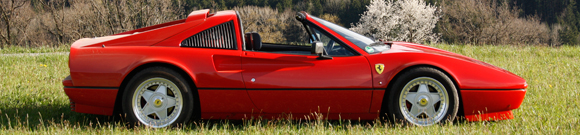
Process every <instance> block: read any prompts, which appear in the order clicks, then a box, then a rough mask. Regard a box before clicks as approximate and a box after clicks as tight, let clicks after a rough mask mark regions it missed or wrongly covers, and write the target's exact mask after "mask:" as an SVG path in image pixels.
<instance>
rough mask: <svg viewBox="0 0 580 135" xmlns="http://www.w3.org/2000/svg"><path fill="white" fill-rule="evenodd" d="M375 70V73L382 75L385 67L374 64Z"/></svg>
mask: <svg viewBox="0 0 580 135" xmlns="http://www.w3.org/2000/svg"><path fill="white" fill-rule="evenodd" d="M375 70H377V73H379V74H381V73H383V70H385V65H384V64H375Z"/></svg>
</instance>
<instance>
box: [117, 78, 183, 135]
mask: <svg viewBox="0 0 580 135" xmlns="http://www.w3.org/2000/svg"><path fill="white" fill-rule="evenodd" d="M192 108H193V96H192V94H191V89H190V88H189V85H188V84H187V82H186V81H185V80H184V79H183V77H181V75H179V74H178V73H177V72H175V71H173V70H171V69H168V68H165V67H153V68H148V69H145V70H143V71H140V72H139V73H137V74H136V75H135V76H134V77H133V78H132V79H131V81H130V82H129V84H128V85H127V88H126V89H125V92H124V94H123V111H124V112H125V114H126V117H127V120H128V121H129V122H131V123H132V124H136V123H137V122H138V123H140V124H143V125H146V126H150V127H153V128H162V127H167V126H176V125H177V124H180V123H185V122H187V121H188V120H189V119H190V117H191V114H192V112H193V109H192Z"/></svg>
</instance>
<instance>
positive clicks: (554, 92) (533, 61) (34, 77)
mask: <svg viewBox="0 0 580 135" xmlns="http://www.w3.org/2000/svg"><path fill="white" fill-rule="evenodd" d="M431 46H435V47H438V48H442V49H444V50H448V51H451V52H455V53H458V54H462V55H465V56H469V57H472V58H475V59H479V60H482V61H484V62H487V63H490V64H493V65H496V66H499V67H502V68H505V69H507V70H509V71H511V72H513V73H515V74H517V75H519V76H521V77H523V78H525V79H526V80H527V83H528V84H529V87H528V89H527V93H526V98H525V99H524V102H523V104H522V105H521V107H520V108H518V109H516V110H514V111H513V112H514V115H515V119H512V120H504V121H492V122H489V121H487V122H465V121H461V122H456V123H449V124H446V125H436V126H429V127H416V126H400V125H391V124H389V123H384V122H380V121H378V120H376V121H370V122H359V121H358V120H342V121H327V120H324V118H323V117H322V118H321V119H317V120H311V121H291V120H259V119H258V120H246V121H227V120H215V121H194V123H191V124H188V125H184V126H180V127H173V128H163V129H151V128H147V127H136V128H130V127H127V126H125V125H124V124H122V123H123V121H122V120H119V119H118V118H116V117H109V116H100V115H90V114H80V113H75V112H71V111H70V108H69V101H68V98H67V96H66V95H65V93H64V92H63V90H62V87H63V86H62V83H61V81H62V79H63V78H65V77H66V76H67V75H68V71H69V70H68V65H67V64H68V55H66V54H63V53H50V52H66V51H67V50H68V49H67V48H66V47H58V48H50V47H48V48H22V47H11V48H7V49H3V50H0V134H575V133H579V132H580V130H579V129H580V108H579V107H580V99H579V98H580V47H578V46H561V47H545V46H472V45H446V44H435V45H431ZM38 52H44V53H49V54H43V55H6V54H13V53H38Z"/></svg>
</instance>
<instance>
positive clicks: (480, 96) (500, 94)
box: [461, 89, 526, 121]
mask: <svg viewBox="0 0 580 135" xmlns="http://www.w3.org/2000/svg"><path fill="white" fill-rule="evenodd" d="M525 95H526V90H525V89H517V90H461V97H462V100H463V112H464V114H465V119H467V120H468V121H486V120H505V119H513V118H514V116H513V113H512V111H511V110H513V109H517V108H519V107H520V105H521V104H522V102H523V101H524V97H525Z"/></svg>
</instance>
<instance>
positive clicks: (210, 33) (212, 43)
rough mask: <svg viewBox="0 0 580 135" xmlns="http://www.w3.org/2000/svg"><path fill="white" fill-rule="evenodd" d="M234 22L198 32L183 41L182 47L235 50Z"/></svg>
mask: <svg viewBox="0 0 580 135" xmlns="http://www.w3.org/2000/svg"><path fill="white" fill-rule="evenodd" d="M236 43H237V42H236V33H235V29H234V22H233V21H229V22H225V23H222V24H220V25H217V26H214V27H211V28H209V29H207V30H204V31H202V32H199V33H197V34H195V35H193V36H191V37H189V38H187V39H185V40H183V41H181V46H182V47H198V48H218V49H237V46H238V45H237V44H236Z"/></svg>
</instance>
